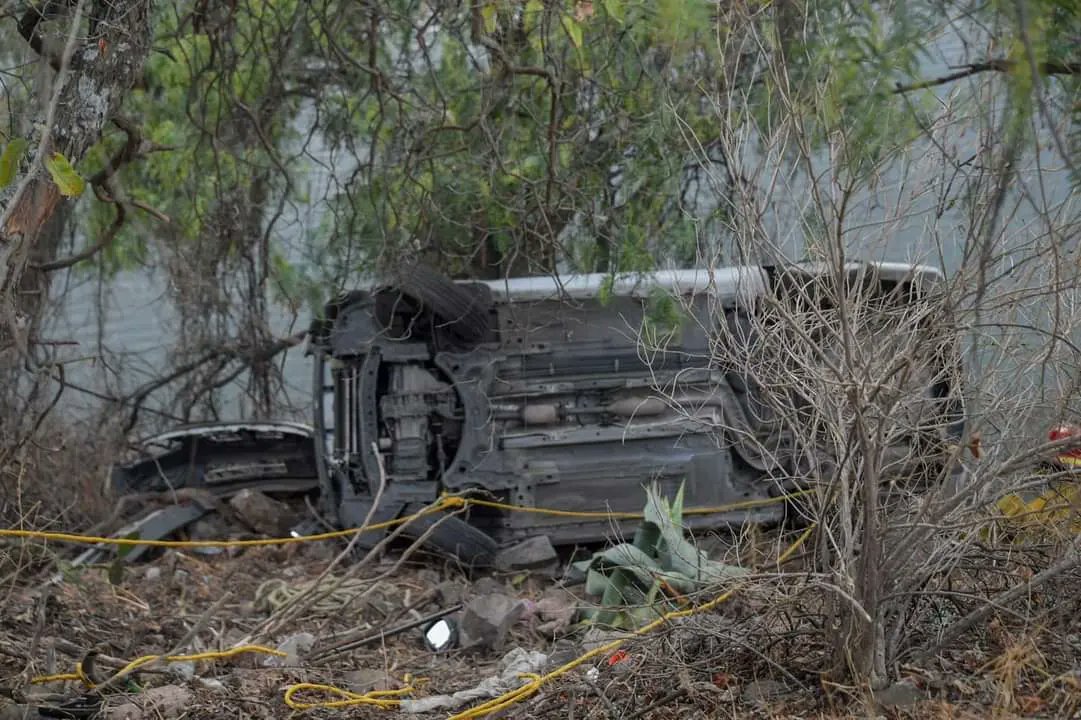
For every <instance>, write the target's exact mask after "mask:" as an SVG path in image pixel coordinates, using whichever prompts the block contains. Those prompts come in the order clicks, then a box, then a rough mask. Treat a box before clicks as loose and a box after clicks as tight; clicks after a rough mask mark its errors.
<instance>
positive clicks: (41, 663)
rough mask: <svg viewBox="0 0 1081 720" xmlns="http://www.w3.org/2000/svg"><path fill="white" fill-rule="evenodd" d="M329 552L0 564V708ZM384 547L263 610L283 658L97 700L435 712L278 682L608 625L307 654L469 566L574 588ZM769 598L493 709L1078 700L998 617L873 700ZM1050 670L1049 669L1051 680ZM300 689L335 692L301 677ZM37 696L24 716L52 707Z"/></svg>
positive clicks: (562, 650)
mask: <svg viewBox="0 0 1081 720" xmlns="http://www.w3.org/2000/svg"><path fill="white" fill-rule="evenodd" d="M336 550H337V548H335V547H333V546H330V545H327V544H324V545H310V546H309V545H305V546H292V547H289V548H282V547H262V548H251V549H246V550H244V551H242V552H220V553H217V554H200V553H197V552H195V551H183V552H180V551H176V550H167V551H165V552H163V553H160V554H159V555H158V556H157V557H155V558H153V559H151V560H150V561H148V562H144V563H140V564H137V565H131V566H129V567H126V568H125V569H124V573H123V576H122V577H117V576H116V574H115V570H114V573H113V577H112V582H111V581H110V577H109V575H110V572H109V569H108V568H103V567H90V568H81V569H77V570H67V571H65V572H63V573H62V574H61V576H60V579H59V580H58V582H55V583H54V584H52V585H48V584H45V583H44V582H43V581H44V580H48V579H49V573H48V572H46V573H44V574H42V573H40V572H39V573H36V574H35V575H34V582H29V581H28V579H27V577H25V576H22V577H9V578H8V581H7V583H6V586H5V587H3V588H2V589H0V591H2V592H3V598H2V600H3V605H2V607H3V611H2V619H0V707H3V705H2V704H3V703H5V702H6V703H7V706H6V707H4V709H3V710H0V718H5V719H6V718H15V717H37V716H38V715H36V714H34V713H29V714H27V712H26V711H27V708H29V707H31V706H40V707H43V708H45V710H44V712H49V710H48V709H47V708H48V707H56V706H60V705H62V704H64V703H68V705H71V704H72V703H73V702H75V701H77V699H78V698H79V697H80V696H81V695H85V694H86V690H85V688H84V687H83V686H82V684H81V683H80V682H77V681H58V682H51V683H45V684H41V685H31V684H30V683H29V680H30V679H31V678H33V677H35V676H39V675H43V674H51V673H64V672H71V671H72V668H74V667H75V665H76V663H77V662H79V661H80V660H81V659H84V655H85V653H87V652H89V651H95V652H96V653H97V655H96V656H92V657H91V661H92V662H90V663H88V664H89V665H91V671H92V672H95V673H97V674H98V676H99V677H107V676H108V675H110V674H112V673H113V672H115V671H116V670H117V669H118V668H119V667H120V666H121V665H122V664H123V662H124V661H126V660H130V659H133V658H136V657H139V656H142V655H146V654H160V653H169V652H174V651H178V646H179V651H180V652H183V653H195V652H204V651H211V650H223V649H228V648H231V647H235V646H237V645H240V644H243V643H244V642H246V641H247V640H248V639H249V638H251V637H252V636H253V635H255V636H258V633H259V632H260V631H261V630H264V629H266V627H267V626H266V622H267V621H268V619H271V618H272V617H274V616H275V606H274V605H273V604H272V603H271V602H270V601H268V600H267V598H268V597H271V596H270V595H269V594H268V593H269V591H270V590H277V591H278V592H279V594H280V593H281V592H288V589H289V588H297V587H300V586H302V584H303V583H304V582H305V581H308V580H312V579H315V578H317V577H319V576H320V574H321V573H322V572H323V571H324V570H325V569H326V568H327V567H328V564H329V563H330V562H331V560H332V558H333V556H334V554H335V551H336ZM400 560H401V558H400V557H397V556H396V555H395V554H394V553H390V554H388V556H386V557H384V558H383V559H382V560H380V561H378V562H372V563H370V565H369V566H366V567H362V568H359V571H357V570H356V569H354V571H355V572H354V576H353V577H351V578H350V579H349V581H348V583H347V584H345V585H343V586H342V587H341V588H339V591H338V592H337V593H336V594H335V595H333V596H332V597H330V598H327V599H326V600H324V601H323V602H321V603H320V604H318V605H316V606H314V607H311V608H309V609H308V610H306V611H305V612H303V613H302V614H301V615H299V616H298V617H296V618H292V619H289V620H288V622H287V623H286V624H285V625H283V626H280V627H271V629H270V633H269V636H268V637H266V638H264V640H263V642H264V644H266V645H268V646H271V647H276V646H279V645H281V644H282V643H286V644H288V642H289V638H290V637H294V639H295V636H296V635H297V634H299V633H310V634H311V636H313V638H314V645H313V646H312V647H310V648H306V649H305V650H304V651H303V652H300V653H299V655H298V656H297V659H296V661H295V662H294V663H293V664H288V665H285V666H281V663H282V660H280V659H278V658H272V657H267V656H262V655H258V654H245V655H240V656H236V657H233V658H228V659H221V660H208V661H200V662H196V663H189V664H164V665H154V666H150V667H149V669H148V670H147V671H146V672H140V673H139V674H137V676H135V678H134V684H128V685H124V686H121V687H115V688H108V689H106V690H105V691H103V692H102V694H103V695H104V696H105V702H104V708H105V714H106V716H107V717H110V718H132V719H135V718H157V717H166V718H172V717H185V718H193V719H194V718H207V719H209V718H226V717H236V718H286V717H299V716H301V715H303V716H307V717H312V718H332V717H333V718H340V717H377V716H378V717H410V716H412V717H417V718H435V717H447V716H448V715H449V714H451V712H450V711H447V710H440V711H437V712H430V713H423V714H410V713H407V712H405V711H403V710H402V709H401V708H391V709H381V708H378V707H371V706H360V707H344V708H341V707H339V708H317V709H311V710H305V711H294V710H292V709H290V708H289V707H287V706H286V704H285V703H284V699H283V698H284V694H285V692H286V690H287V689H288V688H289V687H290V686H291V685H293V684H295V683H316V684H329V685H334V686H337V687H340V688H344V689H348V690H351V691H354V692H357V693H364V692H368V691H369V690H372V689H377V690H378V689H387V688H390V689H393V688H400V687H402V684H403V679H404V678H406V677H408V676H412V678H415V679H414V680H412V687H413V688H414V689H413V692H412V694H411V695H410V697H414V698H416V697H420V698H423V697H427V696H432V695H437V694H442V693H454V692H456V691H458V690H462V689H465V688H470V687H472V686H474V685H476V684H477V683H478V682H479V681H481V680H482V679H484V678H485V677H488V676H490V675H493V674H495V673H496V672H497V670H498V665H499V660H500V658H501V657H502V656H503V655H504V654H505V653H506V652H507V651H508V650H511V649H513V648H523V649H527V650H535V651H539V652H542V653H544V654H546V655H548V656H549V659H548V662H547V666H546V667H545V668H544V670H542V671H541V672H544V671H547V670H550V669H552V668H553V667H558V666H559V665H560V664H562V663H565V662H567V661H568V660H570V659H572V658H574V657H577V656H578V655H580V654H581V653H582V652H584V651H585V650H587V649H589V648H590V647H592V646H593V645H591V644H590V643H591V642H593V643H596V642H597V641H598V638H601V639H605V638H608V637H610V636H606V635H600V634H598V632H597V630H596V629H593V630H590V629H589V628H586V627H582V626H579V625H576V624H571V625H570V626H568V627H563V628H559V627H557V628H555V632H554V633H553V632H551V631H552V628H546V630H545V631H542V630H540V629H539V627H540V623H539V621H538V619H537V618H536V617H534V616H530V615H529V614H528V613H527V614H526V617H525V618H524V619H522V620H521V621H519V622H518V623H516V624H515V625H514V626H513V627H512V628H511V630H510V633H509V636H508V637H507V640H506V643H505V645H504V646H503V647H502V648H500V649H499V650H496V649H492V648H481V649H472V650H455V651H451V652H446V653H439V654H436V653H433V652H431V651H429V650H428V649H427V648H426V646H425V645H424V643H423V639H422V634H421V633H422V631H421V630H420V629H419V628H415V629H411V630H408V631H405V632H402V633H400V634H397V635H394V636H391V637H386V638H384V639H382V640H378V641H376V642H372V643H370V644H368V645H367V646H365V647H363V648H358V649H355V650H352V651H349V652H345V653H342V654H339V655H337V656H335V657H329V658H324V659H320V658H319V654H320V653H321V652H324V651H325V650H326V649H327V648H330V647H332V646H334V645H335V644H336V643H340V642H342V641H343V639H348V638H350V637H356V636H358V635H368V634H371V633H373V632H375V633H378V632H379V631H380V630H386V629H388V628H392V627H394V626H396V625H399V624H402V623H405V622H408V621H410V620H413V619H415V618H417V617H418V616H424V615H426V614H429V613H432V612H434V611H436V610H439V609H440V608H442V607H447V606H448V605H450V604H453V603H454V602H456V601H458V600H460V599H468V598H469V597H470V596H471V594H472V593H475V592H476V590H475V583H477V582H482V583H485V584H486V587H485V588H484V589H485V591H490V590H492V589H494V588H498V589H499V590H500V591H501V592H504V593H505V594H507V595H508V596H510V597H512V598H517V599H521V600H533V601H536V600H538V599H540V598H542V597H549V598H560V599H561V601H562V602H566V603H568V604H569V605H572V604H574V603H579V602H584V599H583V598H582V591H583V588H582V586H580V585H579V586H575V587H568V588H564V589H560V588H559V583H558V582H557V581H555V580H553V579H551V578H549V577H539V576H530V575H527V574H508V575H502V576H495V577H490V578H486V579H483V580H482V579H479V578H467V577H465V576H464V575H463V574H462V573H461V572H459V571H458V570H457V569H455V568H454V567H452V566H450V565H448V564H446V563H445V562H443V561H441V560H440V559H439V558H436V557H432V556H424V555H420V554H418V555H416V556H412V557H411V558H410V559H409V561H408V562H405V563H403V564H402V565H401V566H400V567H398V568H397V569H396V570H395V567H396V565H397V563H398V562H399V561H400ZM54 567H55V566H54ZM347 567H348V566H347V565H339V566H338V567H337V568H336V569H335V571H334V572H333V573H331V575H330V576H329V577H331V578H334V577H338V576H340V575H341V573H344V572H346V570H347ZM268 580H271V581H272V582H273V584H272V585H270V584H267V583H268ZM769 596H770V593H769V592H766V591H763V590H755V591H748V592H746V593H742V594H739V595H737V596H735V597H733V598H732V600H731V601H730V602H727V603H725V604H723V605H721V606H720V607H718V608H717V609H716V610H714V611H711V612H709V613H704V614H702V615H698V616H695V617H691V618H687V619H683V620H678V621H673V622H672V623H670V624H669V625H666V626H665V627H663V628H661V629H658V630H657V631H656V632H654V633H652V634H650V635H649V636H647V637H642V638H633V639H631V640H628V641H627V642H626V643H625V645H624V646H623V647H622V648H621V649H620V651H616V652H609V653H602V654H601V655H599V656H597V657H596V658H594V659H592V660H590V661H588V662H586V663H583V664H582V665H581V666H579V667H577V668H576V669H574V670H572V671H570V672H567V673H566V674H564V675H562V676H561V677H559V678H557V679H555V680H553V681H552V682H551V683H549V684H547V685H545V686H544V687H542V688H541V689H540V690H539V691H538V692H537V693H536V694H534V695H533V696H532V697H530V698H528V699H526V700H524V701H522V702H520V703H518V704H516V705H513V706H511V707H508V708H506V709H504V710H501V711H499V712H498V713H495V714H494V715H491V716H490V717H504V718H531V717H537V718H573V719H575V720H578V719H584V718H597V719H599V720H608V719H615V718H628V719H630V718H633V719H637V718H656V719H658V720H661V719H665V718H701V717H714V718H810V717H831V718H832V717H884V718H983V717H992V716H994V717H1003V718H1005V717H1066V716H1069V714H1070V713H1072V712H1075V703H1076V700H1077V698H1078V692H1077V691H1076V687H1075V686H1076V685H1077V684H1078V683H1077V680H1076V679H1072V678H1073V676H1072V675H1069V673H1066V674H1063V672H1062V670H1063V669H1066V670H1068V669H1069V668H1077V667H1079V665H1078V662H1077V660H1078V654H1079V653H1081V649H1079V648H1078V647H1077V644H1076V643H1075V640H1076V638H1072V637H1070V638H1068V637H1061V638H1059V642H1060V645H1059V646H1058V647H1055V648H1053V649H1052V650H1051V651H1050V654H1053V655H1054V657H1055V660H1054V662H1048V661H1047V660H1046V658H1043V660H1041V661H1040V662H1037V661H1036V658H1035V656H1036V655H1038V654H1039V653H1041V652H1042V653H1044V654H1048V653H1049V651H1048V647H1047V645H1046V644H1043V645H1041V646H1040V648H1039V649H1037V648H1036V647H1035V646H1028V645H1026V644H1025V643H1026V642H1028V639H1024V638H1012V640H1011V636H1010V632H1009V630H1008V629H1007V628H1004V627H999V628H998V630H997V636H996V630H995V628H994V627H992V628H990V630H988V631H987V633H985V634H984V637H985V639H986V641H987V647H986V649H979V648H978V647H975V646H972V645H969V646H968V647H967V648H965V649H962V650H958V651H951V652H950V653H948V654H944V655H941V656H939V657H937V658H935V659H934V660H932V661H929V662H927V663H925V664H923V665H921V666H912V667H905V668H902V669H901V673H900V674H901V676H902V677H904V678H905V680H904V681H903V682H902V683H899V684H898V685H895V686H893V687H891V688H889V689H888V690H886V691H883V692H882V693H880V696H879V698H878V700H877V701H875V702H872V701H870V699H869V698H867V697H866V696H863V695H861V694H859V693H857V692H855V691H854V690H853V689H850V688H843V687H838V686H833V685H830V684H829V683H827V682H825V681H824V680H823V679H822V678H821V676H820V675H818V674H816V673H815V672H814V670H813V669H814V668H815V667H816V666H818V665H820V662H819V661H818V659H816V658H818V657H819V656H820V654H821V651H822V648H820V647H819V646H818V645H819V641H818V640H816V639H815V635H814V633H810V632H801V631H799V630H798V627H799V625H798V624H797V625H795V626H793V625H788V626H787V628H788V629H787V630H784V629H781V626H782V625H783V623H782V622H781V618H782V616H783V615H784V613H785V612H787V611H786V610H784V609H783V608H781V607H780V604H779V603H775V602H774V601H772V600H771V599H770V597H769ZM275 602H280V597H279V599H278V600H277V601H275ZM277 609H278V612H279V615H280V607H278V608H277ZM556 625H559V623H556ZM793 627H795V628H797V629H792V628H793ZM996 637H997V638H998V639H997V640H996ZM1013 641H1016V642H1013ZM1011 642H1012V644H1011ZM1040 642H1041V643H1044V640H1040ZM1026 647H1027V648H1028V649H1027V650H1026V649H1025V648H1026ZM1026 652H1027V653H1029V655H1026V654H1025V653H1026ZM1011 653H1012V654H1011ZM1011 662H1012V663H1013V664H1012V665H1010V664H1009V663H1011ZM1004 663H1005V664H1004ZM1032 668H1037V669H1038V670H1039V671H1038V672H1037V671H1036V670H1032ZM1052 673H1055V674H1060V675H1063V678H1065V679H1063V678H1060V679H1059V682H1058V683H1057V685H1056V686H1055V687H1052V688H1051V691H1050V692H1049V691H1048V687H1047V680H1048V676H1049V675H1051V674H1052ZM1067 675H1069V677H1067ZM122 685H123V684H122ZM155 688H156V689H155ZM162 688H164V689H162ZM89 697H90V698H91V699H92V700H94V702H91V703H90V710H88V711H87V712H84V713H83V714H82V715H79V714H73V713H69V714H68V715H66V716H67V717H79V716H82V717H91V716H93V712H92V711H93V710H96V709H99V708H98V707H97V703H96V697H97V696H95V695H93V694H90V695H89ZM297 699H299V700H305V701H315V700H320V699H324V700H329V699H333V698H330V697H328V696H327V695H325V694H320V693H307V694H302V695H298V696H297ZM480 702H481V701H480V700H475V701H472V702H471V703H466V704H464V705H462V706H461V707H459V708H457V710H458V711H461V710H465V709H467V708H468V707H471V706H474V705H477V704H479V703H480ZM125 703H127V704H125ZM52 712H53V714H52V715H44V714H42V715H41V716H52V717H63V716H65V715H63V714H62V713H57V712H56V711H55V710H54V711H52ZM1062 713H1066V714H1062Z"/></svg>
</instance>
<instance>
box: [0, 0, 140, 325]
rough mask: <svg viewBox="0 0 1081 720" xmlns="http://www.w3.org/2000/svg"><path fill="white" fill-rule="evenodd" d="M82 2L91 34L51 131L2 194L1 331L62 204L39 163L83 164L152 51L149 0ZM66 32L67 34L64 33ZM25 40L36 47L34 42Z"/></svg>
mask: <svg viewBox="0 0 1081 720" xmlns="http://www.w3.org/2000/svg"><path fill="white" fill-rule="evenodd" d="M87 4H88V6H89V7H88V10H87V12H86V14H85V17H86V18H87V19H88V27H89V32H84V31H83V30H82V28H79V29H78V30H77V33H78V35H77V36H76V39H75V45H74V48H73V52H72V54H71V58H70V62H69V64H68V68H67V76H66V79H65V80H64V84H63V87H62V88H60V94H59V102H58V103H57V105H56V110H55V115H54V117H53V123H52V127H47V128H42V129H41V131H40V132H46V133H48V136H47V137H45V138H44V142H41V138H40V137H39V138H37V140H38V142H37V143H34V142H32V143H31V144H32V145H34V144H37V145H40V149H39V150H40V151H39V153H38V154H36V155H35V156H34V157H32V158H31V160H30V162H28V163H23V167H22V169H21V172H20V173H18V174H17V175H16V177H15V181H14V182H13V183H12V185H11V186H10V187H11V188H14V190H10V191H9V193H8V194H7V196H6V197H3V196H0V201H2V202H3V211H2V214H0V273H3V276H2V278H0V293H2V296H0V308H3V310H4V316H3V317H0V325H9V324H11V323H12V322H13V321H14V320H15V319H16V314H15V307H16V305H15V303H14V302H13V297H12V296H13V294H14V293H15V292H16V291H17V289H18V288H19V287H20V284H21V281H22V277H23V273H24V271H25V269H26V264H27V259H28V257H29V256H30V252H31V249H32V248H33V247H34V245H35V243H36V242H37V240H38V237H39V235H40V233H41V231H42V228H43V227H44V226H45V225H46V223H47V222H48V221H49V219H50V218H51V217H52V216H53V214H54V213H55V212H56V209H57V207H58V206H59V205H60V202H61V200H62V196H61V194H60V190H59V188H58V187H57V186H56V184H55V183H54V182H53V181H52V179H51V178H50V176H49V174H48V172H46V170H45V168H44V165H43V164H42V160H43V158H44V157H48V156H51V155H52V154H53V153H60V154H62V155H63V156H64V157H66V158H67V159H68V160H69V161H70V162H71V163H72V164H75V163H77V162H78V161H79V160H81V159H82V158H83V156H84V155H85V154H86V152H87V151H88V150H89V149H90V147H91V146H93V145H94V143H96V142H97V141H98V140H99V139H100V138H101V134H102V131H103V129H104V127H105V124H106V123H107V122H108V121H109V120H110V119H111V118H112V117H113V116H114V114H115V113H116V111H117V109H118V108H119V106H120V103H121V102H122V101H123V100H124V97H125V96H126V95H127V93H128V91H129V90H130V89H131V87H132V85H134V83H135V81H136V79H137V78H138V77H139V75H140V74H141V72H142V67H143V63H144V61H145V60H146V57H147V53H148V52H149V50H150V43H151V38H152V33H151V19H150V0H92V1H91V2H88V3H87ZM61 22H63V20H61ZM31 32H32V33H33V32H36V29H35V30H31ZM67 33H68V31H67V29H65V30H64V31H63V33H62V34H63V35H64V36H67ZM34 37H37V36H36V35H35V36H34ZM28 41H29V42H30V43H31V45H32V46H34V45H36V46H37V48H41V47H42V44H41V43H40V41H38V42H36V43H35V42H34V41H33V40H31V39H30V38H28ZM6 329H9V330H11V329H13V328H6Z"/></svg>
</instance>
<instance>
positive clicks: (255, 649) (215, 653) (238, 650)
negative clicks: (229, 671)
mask: <svg viewBox="0 0 1081 720" xmlns="http://www.w3.org/2000/svg"><path fill="white" fill-rule="evenodd" d="M247 653H260V654H262V655H275V656H277V657H285V655H286V653H284V652H282V651H281V650H275V649H274V648H268V647H263V646H262V645H240V646H238V647H235V648H230V649H228V650H211V651H208V652H201V653H195V654H193V655H167V656H165V657H164V658H163V657H162V656H161V655H143V656H142V657H138V658H135V659H134V660H132V661H131V662H129V663H128V664H127V665H125V666H124V667H122V668H121V669H120V670H119V671H118V672H117V673H116V674H117V675H126V674H127V673H129V672H131V671H132V670H136V669H138V668H141V667H142V666H143V665H147V664H149V663H152V662H154V661H155V660H164V661H165V662H167V663H178V662H198V661H200V660H226V659H228V658H231V657H235V656H237V655H244V654H247ZM59 680H81V681H82V683H83V684H84V685H86V686H87V687H88V688H93V687H94V681H93V680H91V679H90V678H89V677H88V676H87V674H86V673H85V672H84V671H83V664H82V662H81V661H80V662H78V663H76V665H75V672H73V673H64V674H59V675H39V676H38V677H35V678H33V679H31V680H30V682H31V684H34V685H40V684H42V683H47V682H55V681H59Z"/></svg>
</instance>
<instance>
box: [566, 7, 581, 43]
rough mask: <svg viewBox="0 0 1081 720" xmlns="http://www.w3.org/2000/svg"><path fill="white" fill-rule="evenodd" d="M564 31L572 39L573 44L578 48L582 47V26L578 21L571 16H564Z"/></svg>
mask: <svg viewBox="0 0 1081 720" xmlns="http://www.w3.org/2000/svg"><path fill="white" fill-rule="evenodd" d="M563 29H564V30H566V31H567V35H568V36H569V37H570V39H571V43H572V44H573V45H574V47H576V48H580V47H582V26H581V25H580V24H579V23H578V21H577V20H575V19H574V18H572V17H571V16H570V15H564V16H563Z"/></svg>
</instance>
